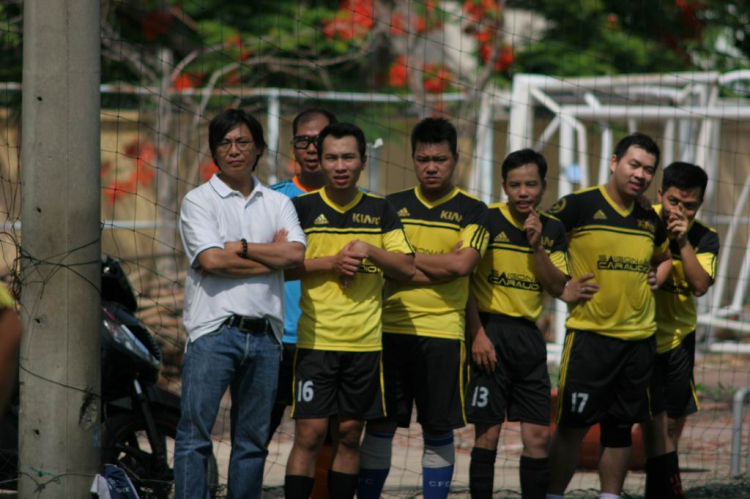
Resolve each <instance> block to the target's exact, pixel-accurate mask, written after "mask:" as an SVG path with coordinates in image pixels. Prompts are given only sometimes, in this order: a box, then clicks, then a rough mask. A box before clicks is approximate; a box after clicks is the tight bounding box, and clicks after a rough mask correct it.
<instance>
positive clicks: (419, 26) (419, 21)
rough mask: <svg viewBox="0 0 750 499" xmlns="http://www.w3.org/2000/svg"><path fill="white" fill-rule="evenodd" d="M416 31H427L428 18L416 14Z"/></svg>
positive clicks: (420, 32) (419, 32)
mask: <svg viewBox="0 0 750 499" xmlns="http://www.w3.org/2000/svg"><path fill="white" fill-rule="evenodd" d="M414 31H416V32H417V33H418V34H422V33H424V32H425V31H427V19H425V18H424V17H422V16H414Z"/></svg>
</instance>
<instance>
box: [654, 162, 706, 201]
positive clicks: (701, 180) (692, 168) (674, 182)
mask: <svg viewBox="0 0 750 499" xmlns="http://www.w3.org/2000/svg"><path fill="white" fill-rule="evenodd" d="M707 185H708V175H706V172H705V170H703V168H701V167H700V166H698V165H694V164H692V163H684V162H682V161H675V162H674V163H672V164H670V165H669V166H668V167H666V168H665V169H664V176H663V177H662V179H661V191H662V192H667V189H669V188H670V187H677V188H678V189H679V190H681V191H686V190H688V189H694V188H696V187H700V189H701V201H703V195H704V194H705V193H706V186H707Z"/></svg>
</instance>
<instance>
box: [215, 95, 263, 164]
mask: <svg viewBox="0 0 750 499" xmlns="http://www.w3.org/2000/svg"><path fill="white" fill-rule="evenodd" d="M241 125H247V128H248V129H249V130H250V135H252V136H253V141H254V142H255V147H256V148H257V149H258V158H257V159H256V160H255V164H254V165H253V171H255V167H256V166H258V161H260V157H261V156H263V153H264V152H265V150H266V139H265V137H264V136H263V125H261V124H260V122H259V121H258V120H257V119H255V117H254V116H253V115H252V114H250V113H248V112H245V111H243V110H242V109H235V108H232V109H225V110H224V111H222V112H220V113H219V114H217V115H216V116H214V119H212V120H211V122H210V123H209V124H208V148H209V149H210V150H211V157H212V158H213V159H214V163H216V165H217V166H218V164H219V162H218V161H217V159H216V149H217V148H218V147H219V143H220V142H221V141H222V140H224V137H226V135H227V134H228V133H229V132H231V131H232V130H234V129H235V128H237V127H238V126H241Z"/></svg>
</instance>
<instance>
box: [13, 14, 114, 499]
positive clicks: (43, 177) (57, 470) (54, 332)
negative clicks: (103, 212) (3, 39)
mask: <svg viewBox="0 0 750 499" xmlns="http://www.w3.org/2000/svg"><path fill="white" fill-rule="evenodd" d="M100 9H101V7H100V2H99V1H98V0H87V1H83V0H45V1H44V2H38V1H37V2H24V44H23V104H22V106H23V107H22V112H23V125H22V126H23V128H22V134H23V142H22V157H21V159H22V165H23V170H22V172H23V186H22V197H23V206H22V211H21V220H22V222H23V241H22V249H21V255H22V258H23V259H22V279H23V292H22V295H21V305H22V307H21V308H22V310H21V313H22V319H23V325H24V337H23V342H22V345H21V357H20V361H21V366H22V368H21V415H20V418H19V419H20V425H19V438H20V445H19V454H20V462H19V476H20V479H19V487H18V490H19V497H20V498H31V497H34V498H45V497H47V498H67V497H88V495H89V488H90V486H91V482H92V480H93V477H94V475H95V474H96V473H97V472H98V470H99V465H100V458H99V445H100V412H101V407H100V401H101V399H100V386H99V385H100V381H99V380H100V360H99V359H100V349H99V324H100V322H101V308H100V295H99V288H100V287H101V285H100V273H101V263H100V251H101V247H100V223H101V222H100V196H101V185H100V177H99V161H100V144H99V136H100V126H99V119H100V118H99V117H100V99H99V95H100V94H99V83H100V73H101V69H100V16H101V10H100ZM41 484H44V487H40V485H41Z"/></svg>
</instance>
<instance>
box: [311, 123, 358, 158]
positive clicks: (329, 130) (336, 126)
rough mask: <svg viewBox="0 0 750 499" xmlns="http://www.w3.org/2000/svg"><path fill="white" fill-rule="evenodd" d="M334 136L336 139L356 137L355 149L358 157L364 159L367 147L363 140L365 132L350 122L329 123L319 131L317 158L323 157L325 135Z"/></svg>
mask: <svg viewBox="0 0 750 499" xmlns="http://www.w3.org/2000/svg"><path fill="white" fill-rule="evenodd" d="M329 135H330V136H331V137H334V138H336V139H343V138H344V137H354V138H355V139H357V150H358V151H359V159H361V160H363V161H364V159H365V156H366V155H365V151H366V148H367V143H366V142H365V132H363V131H362V129H361V128H359V127H358V126H357V125H353V124H352V123H339V122H336V123H331V124H330V125H328V126H327V127H325V128H324V129H323V130H321V131H320V135H318V147H317V149H318V158H322V157H323V141H325V140H326V137H328V136H329Z"/></svg>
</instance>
